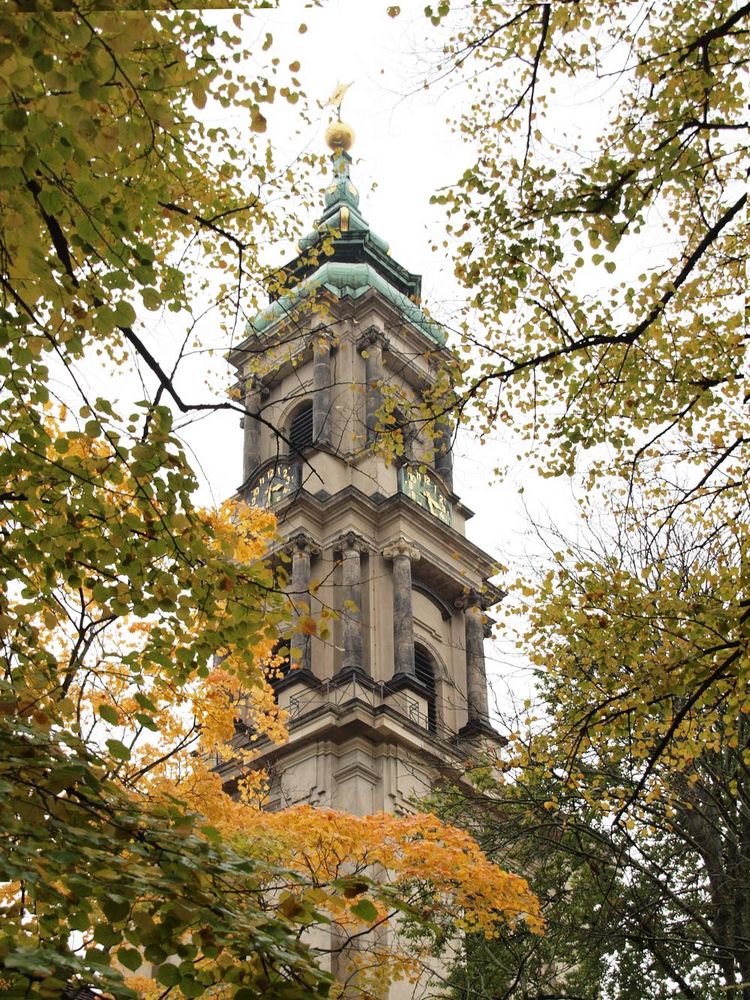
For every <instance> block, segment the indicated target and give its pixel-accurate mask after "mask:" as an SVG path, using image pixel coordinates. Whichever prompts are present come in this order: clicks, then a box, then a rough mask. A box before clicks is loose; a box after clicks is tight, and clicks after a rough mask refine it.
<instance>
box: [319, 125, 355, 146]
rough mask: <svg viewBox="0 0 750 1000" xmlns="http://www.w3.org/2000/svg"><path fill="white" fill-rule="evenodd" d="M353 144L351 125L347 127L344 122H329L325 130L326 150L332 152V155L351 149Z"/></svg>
mask: <svg viewBox="0 0 750 1000" xmlns="http://www.w3.org/2000/svg"><path fill="white" fill-rule="evenodd" d="M353 142H354V129H353V128H352V127H351V125H347V124H346V122H342V121H335V122H331V124H330V125H329V126H328V128H327V129H326V143H327V144H328V148H329V149H331V150H333V152H334V153H339V152H341V151H342V150H344V151H346V150H348V149H351V145H352V143H353Z"/></svg>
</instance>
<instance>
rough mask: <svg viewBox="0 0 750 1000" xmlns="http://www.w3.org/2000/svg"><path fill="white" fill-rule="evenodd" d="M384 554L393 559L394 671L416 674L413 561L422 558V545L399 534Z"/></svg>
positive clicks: (409, 674) (386, 557)
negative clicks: (413, 543) (411, 541)
mask: <svg viewBox="0 0 750 1000" xmlns="http://www.w3.org/2000/svg"><path fill="white" fill-rule="evenodd" d="M383 557H384V558H385V559H390V560H391V561H392V563H393V652H394V656H393V659H394V664H393V666H394V671H393V674H394V677H395V676H397V675H404V676H407V677H415V676H416V674H415V669H414V611H413V609H412V597H411V564H412V563H413V562H416V561H417V560H418V559H419V549H417V548H416V547H415V546H414V545H411V544H409V542H407V541H406V539H405V538H400V539H399V540H398V541H397V542H394V544H393V545H389V546H388V547H387V548H385V549H383Z"/></svg>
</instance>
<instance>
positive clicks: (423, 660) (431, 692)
mask: <svg viewBox="0 0 750 1000" xmlns="http://www.w3.org/2000/svg"><path fill="white" fill-rule="evenodd" d="M414 672H415V673H416V676H417V680H418V681H421V682H422V684H424V686H425V687H426V688H427V728H428V729H429V731H430V732H431V733H436V732H437V712H436V710H435V670H434V668H433V666H432V657H431V656H430V654H429V653H428V652H427V650H426V649H424V648H423V647H422V646H416V645H415V646H414Z"/></svg>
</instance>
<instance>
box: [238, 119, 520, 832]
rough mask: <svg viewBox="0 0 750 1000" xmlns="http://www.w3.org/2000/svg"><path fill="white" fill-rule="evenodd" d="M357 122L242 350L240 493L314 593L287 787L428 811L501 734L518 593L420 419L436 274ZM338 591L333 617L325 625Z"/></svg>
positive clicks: (436, 354) (288, 800)
mask: <svg viewBox="0 0 750 1000" xmlns="http://www.w3.org/2000/svg"><path fill="white" fill-rule="evenodd" d="M352 138H353V134H352V132H351V129H349V127H348V126H346V125H344V124H343V123H341V122H336V123H335V124H334V125H332V126H331V127H330V128H329V130H328V133H327V140H328V143H329V146H330V147H331V149H332V156H331V164H332V174H333V176H332V182H331V184H330V186H329V187H328V189H327V190H326V192H325V209H324V212H323V215H322V217H321V218H320V219H319V220H318V222H317V225H316V229H315V231H314V232H313V233H312V234H311V235H310V236H308V237H306V238H305V239H304V240H302V241H301V243H300V254H299V256H298V257H296V258H295V259H294V260H293V261H291V262H290V263H289V264H288V265H287V266H286V267H285V268H284V269H283V272H282V273H283V275H284V277H285V285H284V286H282V287H281V288H280V291H279V293H278V294H277V295H275V296H274V298H273V300H272V301H271V303H270V305H269V306H268V308H267V309H265V310H264V311H263V312H262V313H261V314H260V315H258V316H257V317H256V318H255V319H254V320H253V322H252V323H251V324H250V325H249V327H248V330H247V335H246V337H245V339H244V340H243V342H242V343H241V344H240V345H239V346H237V347H236V348H235V349H234V350H233V351H232V354H231V362H232V363H233V365H234V366H235V367H236V369H237V371H238V375H239V379H240V384H241V386H242V389H243V392H244V401H245V408H246V411H247V413H248V416H247V417H246V418H245V420H244V454H243V459H244V466H243V483H242V486H241V488H240V490H239V494H240V496H241V497H242V498H244V499H245V500H246V501H247V502H248V503H250V504H258V505H261V506H264V507H269V508H270V509H271V510H273V512H274V513H275V514H276V516H277V518H278V522H279V533H280V535H281V536H282V539H283V541H282V543H281V547H282V548H283V549H284V551H285V552H286V553H287V555H288V558H289V561H290V567H291V569H290V574H289V592H290V596H291V598H292V600H293V601H294V604H295V607H296V608H297V610H298V616H297V624H296V627H295V629H294V631H293V633H292V635H291V636H290V637H289V643H288V644H289V648H290V649H291V650H292V652H293V655H292V659H293V660H295V661H296V662H295V666H294V668H293V669H290V670H289V671H288V672H287V673H286V674H285V676H283V677H282V678H281V679H279V680H277V681H275V683H274V686H275V689H276V694H277V698H278V701H279V704H280V706H281V707H283V708H284V709H286V711H287V713H288V730H289V741H288V743H286V744H285V745H283V746H280V747H271V746H270V745H269V746H267V747H264V746H263V744H260V745H259V746H258V749H259V750H260V753H261V756H260V760H259V763H260V765H261V766H264V767H266V768H267V769H268V771H269V774H270V777H271V807H272V808H273V807H274V806H276V807H281V806H287V805H292V804H294V803H298V802H309V803H311V804H313V805H323V806H330V807H332V808H335V809H340V810H344V811H348V812H352V813H355V814H360V815H363V814H369V813H373V812H377V811H379V810H384V811H387V812H393V811H400V810H407V811H410V810H411V809H412V808H413V806H412V801H411V800H412V798H413V796H414V795H420V794H424V793H425V792H427V791H428V790H429V788H430V786H431V784H432V782H433V781H434V778H435V776H436V775H437V774H439V773H444V772H445V770H446V768H450V766H451V764H452V763H453V764H455V763H457V762H458V761H460V760H461V759H463V758H464V757H465V756H466V755H467V752H468V751H469V750H470V749H471V747H472V746H474V744H475V741H476V740H478V739H479V740H481V739H483V738H490V739H492V738H495V739H497V738H498V736H497V734H496V733H495V731H494V730H493V729H492V727H491V726H490V724H489V718H488V704H487V684H486V677H485V664H484V638H485V629H486V627H487V624H486V623H487V618H486V615H485V610H486V608H487V607H488V606H490V605H491V604H493V603H496V602H497V600H498V599H499V597H501V596H502V595H501V594H500V592H498V591H497V590H495V589H493V588H492V587H491V586H490V585H488V582H487V580H488V577H489V576H490V575H491V574H492V573H493V564H492V561H491V559H490V558H489V556H488V555H487V554H486V553H484V552H483V551H482V550H481V549H479V548H478V547H477V546H476V545H474V544H472V543H471V542H470V541H468V539H467V538H466V536H465V523H466V520H467V519H468V518H469V517H471V511H469V510H468V509H467V508H466V507H465V506H464V504H463V503H462V502H461V500H460V499H459V497H457V496H456V495H455V493H454V492H453V482H452V456H451V434H450V428H449V427H448V426H447V425H445V427H444V432H443V433H442V434H441V435H437V437H435V435H434V434H429V435H428V434H427V433H426V431H425V429H424V425H422V424H420V423H413V424H411V423H409V422H408V421H405V420H404V419H403V415H404V414H409V413H412V412H413V410H414V404H415V403H418V402H419V400H421V399H422V397H423V395H424V393H425V392H427V391H428V390H429V389H430V387H431V386H433V385H434V384H435V381H436V379H437V377H438V373H439V371H440V370H441V366H442V365H443V364H444V362H445V360H446V359H447V358H448V357H449V354H448V348H447V347H446V343H445V341H446V337H445V332H444V330H443V329H442V328H441V327H440V326H439V325H438V324H436V323H435V322H433V321H432V320H431V319H429V318H428V317H427V316H426V315H425V313H424V312H423V311H422V310H421V308H420V305H419V300H420V291H421V279H420V277H419V276H418V275H414V274H411V273H409V272H408V271H407V270H406V269H405V268H403V267H402V266H401V265H399V264H398V263H396V261H394V260H393V258H392V257H391V256H390V255H389V252H388V245H387V244H386V243H385V242H384V240H382V239H381V238H380V237H379V236H377V235H376V234H375V233H374V232H373V231H372V230H371V229H370V227H369V225H368V223H367V222H366V221H365V219H364V218H363V216H362V214H361V212H360V208H359V195H358V193H357V190H356V189H355V187H354V185H353V184H352V181H351V179H350V175H349V171H350V164H351V157H350V156H349V153H348V149H349V147H350V145H351V141H352ZM386 400H387V405H385V404H386ZM385 412H388V413H392V414H393V416H394V417H395V426H400V430H398V431H396V433H397V434H401V435H402V444H403V454H402V455H399V456H398V457H397V458H396V459H392V458H390V459H389V457H388V456H387V455H384V454H383V451H382V449H379V448H378V442H379V435H380V434H381V433H383V427H384V422H383V421H384V419H385V418H384V413H385ZM258 416H260V418H261V419H260V420H259V419H257V417H258ZM400 450H401V449H399V451H400ZM328 611H332V612H334V615H333V616H332V617H331V619H330V623H329V634H328V635H325V634H323V635H321V634H309V633H310V631H311V629H310V628H309V623H310V621H311V619H312V620H316V619H319V618H320V616H321V615H323V616H324V617H325V614H326V613H327V612H328ZM247 738H248V737H247V736H246V735H243V734H242V733H238V735H237V737H236V742H237V743H241V742H243V741H244V740H246V739H247ZM232 768H233V765H232V764H231V763H229V762H228V763H226V764H225V765H223V767H222V768H221V770H222V772H223V774H224V775H225V777H226V778H227V780H228V781H231V779H232V777H234V776H235V775H234V774H233V771H232Z"/></svg>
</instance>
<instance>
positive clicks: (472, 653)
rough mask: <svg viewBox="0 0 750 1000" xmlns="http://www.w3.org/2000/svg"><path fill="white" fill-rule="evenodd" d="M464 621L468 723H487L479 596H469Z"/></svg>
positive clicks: (482, 618)
mask: <svg viewBox="0 0 750 1000" xmlns="http://www.w3.org/2000/svg"><path fill="white" fill-rule="evenodd" d="M466 603H467V607H466V610H465V613H464V614H465V620H466V699H467V702H468V710H469V723H472V722H475V723H477V722H480V723H484V724H488V723H489V708H488V702H487V673H486V671H485V666H484V614H483V612H482V602H481V598H480V596H479V594H476V593H472V594H470V595H469V598H468V601H467V602H466Z"/></svg>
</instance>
